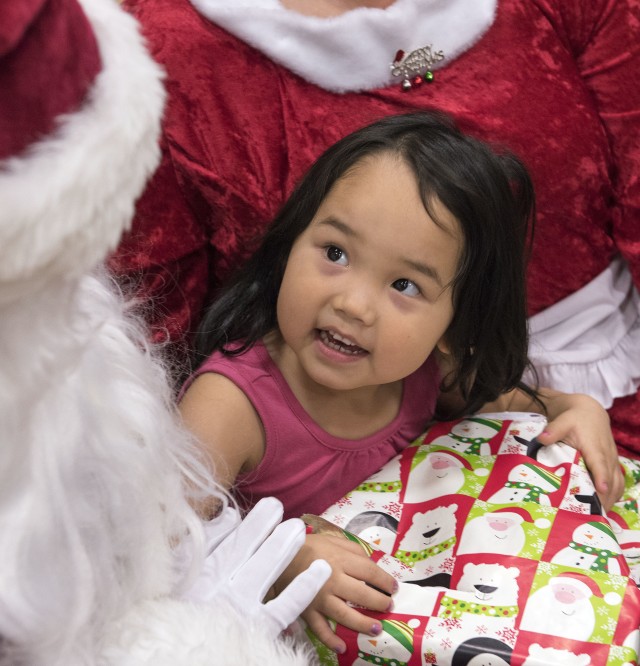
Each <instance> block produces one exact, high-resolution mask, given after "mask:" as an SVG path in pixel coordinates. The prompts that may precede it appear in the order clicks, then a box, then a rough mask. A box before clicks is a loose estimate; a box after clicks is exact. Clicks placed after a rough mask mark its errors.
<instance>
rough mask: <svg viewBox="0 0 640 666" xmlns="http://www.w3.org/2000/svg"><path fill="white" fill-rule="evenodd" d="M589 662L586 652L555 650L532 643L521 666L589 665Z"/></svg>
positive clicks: (589, 658)
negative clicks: (575, 652)
mask: <svg viewBox="0 0 640 666" xmlns="http://www.w3.org/2000/svg"><path fill="white" fill-rule="evenodd" d="M589 664H591V657H590V656H589V655H588V654H574V653H573V652H569V650H557V649H556V648H551V647H542V646H541V645H539V644H538V643H532V644H531V645H530V646H529V656H528V657H527V658H526V659H525V660H524V663H523V664H522V666H589Z"/></svg>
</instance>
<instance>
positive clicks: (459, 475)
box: [404, 451, 470, 503]
mask: <svg viewBox="0 0 640 666" xmlns="http://www.w3.org/2000/svg"><path fill="white" fill-rule="evenodd" d="M465 467H466V468H469V467H470V465H469V463H468V462H466V461H464V459H463V458H462V457H461V456H460V455H459V454H454V453H453V452H452V453H449V452H448V451H432V452H431V453H429V454H427V456H426V457H425V458H424V460H421V461H420V462H419V463H418V464H417V465H416V466H415V467H414V468H413V469H412V470H411V472H410V474H409V478H408V479H407V484H406V489H405V494H404V501H405V502H409V503H417V502H425V501H428V500H431V499H435V498H437V497H442V496H443V495H451V494H453V493H457V492H458V490H460V488H462V486H463V485H464V471H463V470H464V469H465Z"/></svg>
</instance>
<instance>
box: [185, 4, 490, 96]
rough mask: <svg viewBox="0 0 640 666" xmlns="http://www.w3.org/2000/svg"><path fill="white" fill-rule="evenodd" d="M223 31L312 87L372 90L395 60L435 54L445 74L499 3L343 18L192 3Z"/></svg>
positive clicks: (399, 7)
mask: <svg viewBox="0 0 640 666" xmlns="http://www.w3.org/2000/svg"><path fill="white" fill-rule="evenodd" d="M191 2H192V4H193V5H194V7H195V8H196V9H197V10H198V12H200V13H201V14H202V15H203V16H204V17H205V18H207V19H209V20H210V21H212V22H213V23H216V24H217V25H219V26H221V27H223V28H224V29H225V30H227V31H228V32H230V33H232V34H233V35H235V36H236V37H239V38H240V39H241V40H243V41H244V42H246V43H247V44H250V45H252V46H253V47H255V48H257V49H258V50H259V51H261V52H262V53H264V54H265V55H267V56H268V57H269V58H271V59H272V60H273V61H275V62H277V63H279V64H280V65H283V66H284V67H286V68H287V69H289V70H291V71H292V72H294V73H296V74H298V75H299V76H301V77H302V78H303V79H305V80H306V81H309V82H311V83H313V84H315V85H318V86H320V87H321V88H324V89H326V90H331V91H333V92H340V93H342V92H351V91H358V90H371V89H373V88H379V87H382V86H386V85H389V83H391V82H393V81H398V85H400V81H399V80H398V79H394V78H393V76H392V75H391V70H390V64H391V61H392V60H393V58H394V56H395V54H396V52H397V51H398V50H399V49H402V50H403V51H404V52H405V53H409V52H410V51H412V50H414V49H417V48H421V47H423V46H432V48H433V49H434V50H435V51H443V53H444V55H445V59H444V60H443V61H441V62H440V63H438V64H437V65H434V66H433V68H432V69H436V68H437V67H438V66H444V65H446V64H447V63H449V62H451V61H452V60H453V59H454V58H456V57H457V56H458V55H460V54H461V53H464V51H466V50H467V49H469V48H471V47H472V46H473V45H474V44H475V43H476V42H477V41H478V40H479V39H480V37H482V35H483V34H484V33H485V32H486V31H487V30H488V29H489V27H490V26H491V24H492V23H493V21H494V18H495V13H496V7H497V0H472V1H469V0H395V2H394V3H393V4H392V5H391V6H390V7H388V8H387V9H375V8H369V7H360V8H358V9H354V10H351V11H349V12H346V13H345V14H342V15H340V16H335V17H331V18H319V17H315V16H305V15H303V14H300V13H298V12H295V11H291V10H289V9H286V8H285V7H283V6H282V5H281V4H280V2H279V0H232V1H231V2H229V0H191Z"/></svg>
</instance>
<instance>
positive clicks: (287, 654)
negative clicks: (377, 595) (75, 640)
mask: <svg viewBox="0 0 640 666" xmlns="http://www.w3.org/2000/svg"><path fill="white" fill-rule="evenodd" d="M99 663H100V664H102V665H103V666H147V665H148V664H153V665H154V666H187V665H188V666H211V664H224V666H308V665H309V664H310V663H316V662H315V660H313V656H312V654H311V652H310V649H309V647H308V646H307V645H305V644H302V643H299V644H294V643H292V642H285V641H283V640H274V639H273V637H271V636H270V635H269V634H268V633H267V632H266V631H265V629H264V627H261V626H258V625H256V624H255V623H252V622H251V620H248V619H246V618H242V617H241V616H240V614H239V613H238V612H237V611H235V610H234V608H233V607H231V606H227V607H221V606H216V607H215V608H207V607H205V606H197V605H192V604H189V603H187V602H180V601H172V600H170V599H162V600H158V601H149V602H146V603H143V604H141V605H140V606H139V607H137V608H136V609H134V610H133V611H132V612H131V613H129V614H128V615H127V616H126V617H125V618H123V619H122V620H121V621H120V622H118V623H117V624H116V625H114V626H113V627H112V628H111V630H110V632H109V634H108V635H107V639H106V641H105V645H104V648H103V650H102V654H101V658H100V661H99Z"/></svg>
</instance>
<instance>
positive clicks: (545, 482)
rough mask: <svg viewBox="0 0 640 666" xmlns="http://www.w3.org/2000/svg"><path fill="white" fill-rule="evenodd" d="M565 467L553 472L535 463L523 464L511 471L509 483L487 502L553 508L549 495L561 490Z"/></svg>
mask: <svg viewBox="0 0 640 666" xmlns="http://www.w3.org/2000/svg"><path fill="white" fill-rule="evenodd" d="M564 472H565V470H564V467H559V468H556V469H555V470H554V471H553V472H551V471H548V470H545V469H543V468H542V467H539V466H538V465H535V464H533V463H521V464H519V465H515V467H513V469H511V470H510V472H509V475H508V479H507V482H506V483H505V485H504V487H503V488H500V489H499V490H497V491H496V492H495V493H494V494H493V495H492V496H491V497H490V498H489V499H488V500H487V502H489V503H492V504H515V503H520V502H535V503H536V504H542V505H545V506H551V500H550V499H549V497H548V496H549V494H550V493H554V492H555V491H556V490H558V489H559V488H560V485H561V483H562V480H561V477H562V476H563V475H564Z"/></svg>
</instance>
